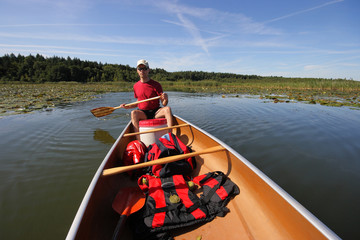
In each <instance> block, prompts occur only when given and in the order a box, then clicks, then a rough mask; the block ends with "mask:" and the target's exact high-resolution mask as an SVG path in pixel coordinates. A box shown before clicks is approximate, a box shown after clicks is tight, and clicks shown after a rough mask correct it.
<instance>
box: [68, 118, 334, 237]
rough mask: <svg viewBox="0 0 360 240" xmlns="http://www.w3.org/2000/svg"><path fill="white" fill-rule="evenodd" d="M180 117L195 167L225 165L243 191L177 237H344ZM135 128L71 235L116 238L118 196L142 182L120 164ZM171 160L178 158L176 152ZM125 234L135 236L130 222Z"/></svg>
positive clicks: (106, 166) (112, 155) (88, 197)
mask: <svg viewBox="0 0 360 240" xmlns="http://www.w3.org/2000/svg"><path fill="white" fill-rule="evenodd" d="M174 118H175V124H176V126H175V127H174V128H172V130H171V131H172V132H173V133H174V134H175V135H177V136H178V137H179V138H180V140H181V141H182V142H183V143H185V144H186V145H188V146H191V148H192V150H193V151H194V153H193V154H194V155H196V157H195V158H196V161H197V169H196V171H194V172H195V173H196V174H204V173H207V172H213V171H222V172H224V173H225V174H226V175H227V176H228V177H229V178H230V179H231V180H232V181H233V182H234V183H236V184H237V185H238V187H239V188H240V194H239V195H237V196H236V197H235V198H234V199H232V200H231V201H230V202H229V204H228V205H227V207H228V208H229V209H230V212H229V213H228V214H227V215H226V216H225V217H216V218H215V219H214V220H213V221H211V222H209V223H206V224H204V225H201V226H200V227H197V228H194V227H192V228H186V229H184V230H181V231H179V230H177V231H176V232H173V233H172V234H173V236H174V237H175V239H190V240H192V239H194V240H195V239H197V237H199V236H201V238H202V239H203V240H208V239H216V240H218V239H266V240H268V239H277V240H280V239H286V240H288V239H301V240H304V239H340V238H339V237H338V236H337V235H336V234H335V233H334V232H332V231H331V230H330V229H329V228H328V227H327V226H325V225H324V224H323V223H322V222H321V221H320V220H318V219H317V218H316V217H315V216H314V215H312V214H311V213H310V212H309V211H308V210H307V209H305V208H304V207H303V206H302V205H300V204H299V203H298V202H297V201H296V200H295V199H293V198H292V197H291V196H290V195H289V194H288V193H286V192H285V191H284V190H283V189H281V188H280V187H279V186H278V185H277V184H276V183H274V182H273V181H272V180H271V179H269V178H268V177H267V176H266V175H265V174H264V173H262V172H261V171H260V170H259V169H257V168H256V167H255V166H254V165H252V164H251V163H250V162H249V161H248V160H246V159H245V158H244V157H243V156H241V155H240V154H239V153H237V152H236V151H234V150H233V149H231V148H230V147H229V146H227V145H226V144H225V143H223V142H221V141H220V140H218V139H217V138H215V137H213V136H211V135H210V134H209V133H206V132H205V131H203V130H202V129H200V128H199V127H197V126H195V125H193V124H191V123H189V122H187V121H186V120H184V119H181V118H180V117H178V116H175V117H174ZM158 130H160V129H158ZM132 131H133V130H132V125H131V123H129V124H128V125H127V127H126V128H125V129H124V131H123V132H122V133H121V135H120V136H119V138H118V139H117V140H116V142H115V143H114V145H113V146H112V148H111V149H110V151H109V153H108V154H107V155H106V157H105V159H104V160H103V162H102V163H101V165H100V167H99V169H98V171H97V172H96V174H95V176H94V178H93V180H92V182H91V184H90V186H89V188H88V190H87V192H86V194H85V197H84V199H83V201H82V203H81V205H80V207H79V209H78V212H77V214H76V216H75V219H74V221H73V223H72V226H71V228H70V230H69V232H68V235H67V239H112V236H113V233H114V229H115V228H116V225H117V222H118V220H119V214H118V213H117V212H115V211H114V210H113V208H112V202H113V200H114V199H115V196H116V195H117V193H118V192H119V190H121V189H125V188H129V187H130V188H136V187H137V186H136V182H135V181H134V180H131V179H130V178H129V176H128V175H127V174H126V173H120V172H122V171H125V170H124V169H123V168H122V167H120V168H119V162H120V159H121V157H122V155H123V152H124V150H125V148H126V146H127V144H128V143H129V142H130V141H132V140H135V134H133V133H132ZM168 160H169V161H174V159H171V157H170V159H168ZM175 160H176V159H175ZM125 226H126V224H125ZM121 239H131V231H130V230H129V229H128V228H127V226H126V227H125V229H124V231H122V233H121Z"/></svg>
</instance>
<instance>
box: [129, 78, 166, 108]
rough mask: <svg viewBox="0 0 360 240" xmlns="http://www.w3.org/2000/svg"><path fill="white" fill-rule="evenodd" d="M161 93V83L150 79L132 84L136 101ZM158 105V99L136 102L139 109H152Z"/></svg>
mask: <svg viewBox="0 0 360 240" xmlns="http://www.w3.org/2000/svg"><path fill="white" fill-rule="evenodd" d="M162 93H163V90H162V87H161V84H160V83H158V82H156V81H154V80H152V79H150V81H148V82H146V83H143V82H141V81H138V82H137V83H135V84H134V96H135V98H137V100H138V101H141V100H145V99H148V98H152V97H156V96H160V95H161V94H162ZM159 107H160V102H159V99H156V100H153V101H149V102H143V103H139V104H138V108H139V109H141V110H154V109H157V108H159Z"/></svg>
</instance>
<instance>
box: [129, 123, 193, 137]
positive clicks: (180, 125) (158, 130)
mask: <svg viewBox="0 0 360 240" xmlns="http://www.w3.org/2000/svg"><path fill="white" fill-rule="evenodd" d="M186 126H190V125H189V124H187V123H184V124H179V125H175V126H171V127H163V128H155V129H150V130H147V131H143V132H135V133H126V134H124V137H131V136H136V135H140V134H145V133H153V132H160V131H163V130H168V129H174V128H181V127H186Z"/></svg>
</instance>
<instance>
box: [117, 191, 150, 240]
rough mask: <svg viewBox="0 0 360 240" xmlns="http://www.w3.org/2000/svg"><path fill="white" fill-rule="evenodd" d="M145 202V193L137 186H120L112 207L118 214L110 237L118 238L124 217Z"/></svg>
mask: <svg viewBox="0 0 360 240" xmlns="http://www.w3.org/2000/svg"><path fill="white" fill-rule="evenodd" d="M144 204H145V195H144V194H143V192H142V191H141V190H140V189H139V188H138V187H126V188H121V189H120V190H119V192H118V193H117V195H116V197H115V199H114V201H113V204H112V207H113V209H114V210H115V211H116V212H117V213H119V214H120V218H119V221H118V223H117V224H116V228H115V231H114V234H113V237H112V239H113V240H115V239H119V236H120V233H121V231H122V229H123V227H124V225H125V221H126V218H127V217H128V216H129V215H130V214H132V213H135V212H137V211H139V210H140V209H141V208H142V207H143V206H144Z"/></svg>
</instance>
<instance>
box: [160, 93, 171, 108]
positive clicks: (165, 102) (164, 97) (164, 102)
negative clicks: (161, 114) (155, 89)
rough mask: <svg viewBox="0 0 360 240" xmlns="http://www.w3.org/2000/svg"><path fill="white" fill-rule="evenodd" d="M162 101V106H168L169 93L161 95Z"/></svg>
mask: <svg viewBox="0 0 360 240" xmlns="http://www.w3.org/2000/svg"><path fill="white" fill-rule="evenodd" d="M160 100H161V103H162V105H163V106H166V105H167V104H168V101H169V99H168V95H167V93H162V94H161V95H160Z"/></svg>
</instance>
